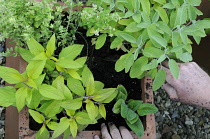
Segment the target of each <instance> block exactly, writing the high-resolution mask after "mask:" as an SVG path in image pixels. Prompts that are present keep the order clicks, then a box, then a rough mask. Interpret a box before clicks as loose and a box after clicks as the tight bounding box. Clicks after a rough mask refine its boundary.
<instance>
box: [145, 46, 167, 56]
mask: <svg viewBox="0 0 210 139" xmlns="http://www.w3.org/2000/svg"><path fill="white" fill-rule="evenodd" d="M163 54H164V51H162V50H160V49H158V48H155V47H146V48H144V50H143V55H144V56H146V57H149V58H159V57H160V56H161V55H163Z"/></svg>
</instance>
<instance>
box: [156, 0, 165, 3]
mask: <svg viewBox="0 0 210 139" xmlns="http://www.w3.org/2000/svg"><path fill="white" fill-rule="evenodd" d="M154 1H156V2H157V3H160V4H165V3H166V0H154Z"/></svg>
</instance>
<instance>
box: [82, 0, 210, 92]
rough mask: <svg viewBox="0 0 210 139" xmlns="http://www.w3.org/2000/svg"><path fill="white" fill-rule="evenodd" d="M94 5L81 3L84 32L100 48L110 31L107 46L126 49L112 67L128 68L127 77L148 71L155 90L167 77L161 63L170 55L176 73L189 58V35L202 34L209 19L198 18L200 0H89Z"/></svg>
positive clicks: (175, 73)
mask: <svg viewBox="0 0 210 139" xmlns="http://www.w3.org/2000/svg"><path fill="white" fill-rule="evenodd" d="M88 3H89V4H92V3H94V4H93V6H92V7H87V8H84V9H83V11H82V13H81V19H80V26H82V27H84V28H87V35H88V36H94V35H95V36H96V37H95V38H94V41H93V45H95V47H96V49H99V48H101V47H102V46H103V45H104V43H105V42H106V39H107V38H108V36H109V37H110V40H111V42H112V43H111V45H110V49H117V50H118V49H122V50H123V51H125V52H127V53H126V54H124V55H122V56H121V57H120V59H119V60H118V61H117V62H116V65H115V69H116V71H118V72H119V71H122V70H125V72H126V73H127V72H129V71H130V73H129V74H130V77H131V78H139V79H141V78H143V77H145V76H150V77H152V78H153V79H154V83H153V90H157V89H159V88H160V87H161V85H162V84H163V83H164V81H165V77H166V73H165V71H164V70H162V69H161V68H160V69H159V70H158V69H157V67H158V66H160V67H161V63H162V62H163V61H164V60H168V61H169V68H170V70H171V72H172V74H173V76H174V77H175V78H176V79H178V76H179V68H178V64H177V62H189V61H191V60H192V56H191V53H192V47H191V44H192V41H191V39H190V36H191V38H193V39H194V40H195V41H196V43H197V44H199V43H200V40H201V38H202V37H205V36H206V34H205V29H207V28H209V27H210V21H209V20H196V17H197V16H199V15H202V12H201V11H199V10H198V9H197V8H196V6H199V5H200V3H201V0H132V1H129V0H116V1H114V0H89V2H88Z"/></svg>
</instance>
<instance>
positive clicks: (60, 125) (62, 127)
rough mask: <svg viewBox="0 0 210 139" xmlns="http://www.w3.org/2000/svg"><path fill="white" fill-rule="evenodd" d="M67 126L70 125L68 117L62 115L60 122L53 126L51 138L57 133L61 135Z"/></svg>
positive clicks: (56, 135)
mask: <svg viewBox="0 0 210 139" xmlns="http://www.w3.org/2000/svg"><path fill="white" fill-rule="evenodd" d="M69 126H70V123H69V119H68V118H66V117H62V118H61V119H60V122H59V123H58V125H57V126H56V128H55V131H54V133H53V135H52V138H56V137H58V136H59V135H61V134H62V133H63V132H64V131H65V130H66V129H67V128H68V127H69Z"/></svg>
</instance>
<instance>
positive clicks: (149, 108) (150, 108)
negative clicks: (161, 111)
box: [137, 103, 158, 116]
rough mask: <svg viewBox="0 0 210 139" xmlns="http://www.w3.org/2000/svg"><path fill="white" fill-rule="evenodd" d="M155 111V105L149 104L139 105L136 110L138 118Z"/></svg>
mask: <svg viewBox="0 0 210 139" xmlns="http://www.w3.org/2000/svg"><path fill="white" fill-rule="evenodd" d="M157 111H158V109H157V107H155V105H153V104H149V103H144V104H141V105H140V107H139V108H138V110H137V112H138V114H139V115H140V116H144V115H148V114H153V113H155V112H157Z"/></svg>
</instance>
